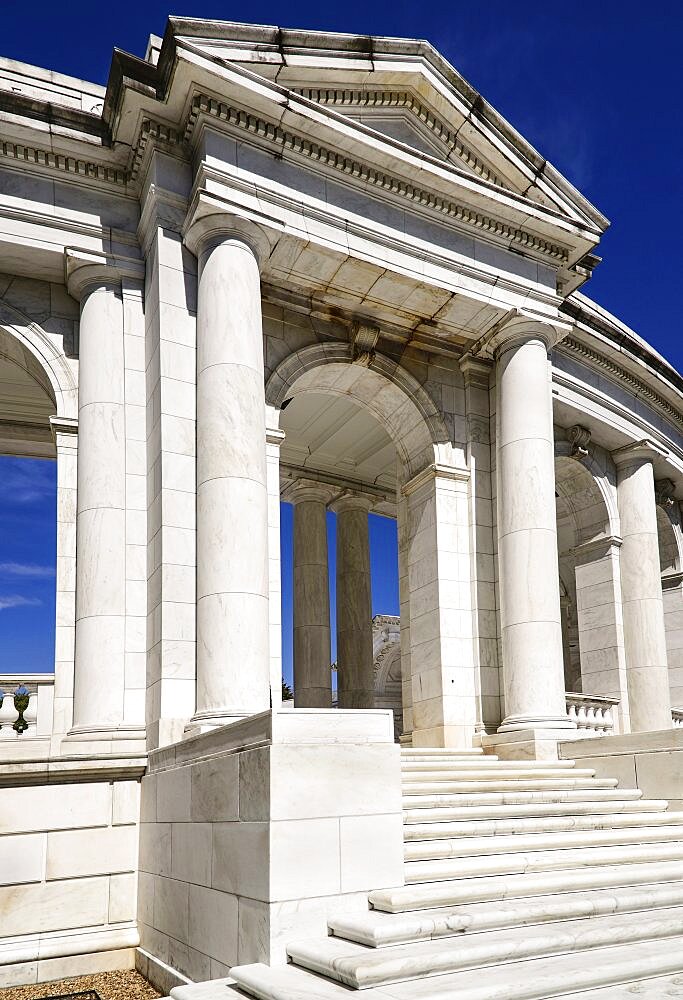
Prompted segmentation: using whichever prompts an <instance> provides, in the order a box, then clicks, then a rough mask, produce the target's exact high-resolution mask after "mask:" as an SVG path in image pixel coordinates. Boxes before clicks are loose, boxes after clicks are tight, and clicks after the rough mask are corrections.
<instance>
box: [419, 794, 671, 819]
mask: <svg viewBox="0 0 683 1000" xmlns="http://www.w3.org/2000/svg"><path fill="white" fill-rule="evenodd" d="M667 805H668V803H667V802H664V801H662V800H660V799H619V800H616V799H615V800H599V801H595V802H593V801H580V802H527V803H525V804H524V805H489V804H487V805H472V806H463V805H460V806H443V807H435V808H430V809H427V808H417V809H412V808H411V809H406V810H404V813H403V822H404V823H430V822H431V823H441V822H448V821H450V820H459V819H470V820H472V819H512V818H513V817H517V816H575V815H585V814H595V813H620V812H660V811H664V810H665V809H666V807H667Z"/></svg>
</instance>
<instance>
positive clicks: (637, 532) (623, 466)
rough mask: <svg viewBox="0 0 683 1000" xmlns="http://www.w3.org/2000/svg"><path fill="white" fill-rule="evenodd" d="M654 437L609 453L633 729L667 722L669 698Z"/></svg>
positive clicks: (648, 728) (667, 725) (655, 727)
mask: <svg viewBox="0 0 683 1000" xmlns="http://www.w3.org/2000/svg"><path fill="white" fill-rule="evenodd" d="M656 454H658V450H657V448H656V445H654V442H650V441H640V442H637V443H636V444H632V445H627V446H626V447H624V448H619V449H618V451H616V452H613V453H612V457H613V459H614V462H615V464H616V467H617V502H618V505H619V519H620V522H621V535H622V539H623V540H622V545H621V552H620V568H621V599H622V608H623V616H624V649H625V653H626V679H627V685H628V696H629V707H630V713H631V731H632V732H635V733H640V732H649V731H651V730H660V729H670V728H671V700H670V695H669V678H668V666H667V656H666V635H665V631H664V610H663V604H662V585H661V578H660V568H659V543H658V537H657V508H656V503H655V483H654V474H653V466H652V460H653V458H654V457H655V455H656Z"/></svg>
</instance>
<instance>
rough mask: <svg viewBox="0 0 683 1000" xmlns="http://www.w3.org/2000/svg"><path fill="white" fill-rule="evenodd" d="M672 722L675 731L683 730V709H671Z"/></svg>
mask: <svg viewBox="0 0 683 1000" xmlns="http://www.w3.org/2000/svg"><path fill="white" fill-rule="evenodd" d="M671 721H672V723H673V727H674V729H683V708H672V709H671Z"/></svg>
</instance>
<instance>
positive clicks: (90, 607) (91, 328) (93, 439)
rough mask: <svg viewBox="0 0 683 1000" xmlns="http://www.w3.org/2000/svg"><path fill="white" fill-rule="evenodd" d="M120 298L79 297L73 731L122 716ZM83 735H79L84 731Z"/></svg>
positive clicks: (112, 294) (95, 293)
mask: <svg viewBox="0 0 683 1000" xmlns="http://www.w3.org/2000/svg"><path fill="white" fill-rule="evenodd" d="M124 402H125V399H124V357H123V303H122V299H121V291H120V287H119V286H118V284H117V283H112V284H105V283H102V282H100V283H98V284H97V285H92V286H90V287H89V288H87V289H86V290H85V292H84V294H83V296H82V299H81V319H80V328H79V386H78V472H77V482H78V492H77V515H76V555H77V559H76V649H75V664H74V716H73V722H74V729H75V730H79V731H82V730H87V731H90V732H92V731H94V730H111V729H115V728H116V727H118V726H120V725H121V723H122V721H123V717H124V687H125V624H126V623H125V614H126V511H125V507H126V433H125V432H126V427H125V411H124ZM84 735H85V734H84Z"/></svg>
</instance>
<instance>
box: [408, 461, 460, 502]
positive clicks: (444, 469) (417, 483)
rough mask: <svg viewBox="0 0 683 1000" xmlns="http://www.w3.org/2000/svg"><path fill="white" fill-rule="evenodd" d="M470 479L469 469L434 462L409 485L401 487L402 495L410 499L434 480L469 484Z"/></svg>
mask: <svg viewBox="0 0 683 1000" xmlns="http://www.w3.org/2000/svg"><path fill="white" fill-rule="evenodd" d="M469 478H470V471H469V469H458V468H456V467H455V466H452V465H442V464H441V463H440V462H434V464H433V465H428V466H427V468H426V469H423V470H422V472H418V473H417V474H416V475H415V476H413V478H412V479H409V480H408V482H407V483H404V484H403V486H402V487H401V493H402V494H403V496H406V497H408V496H410V494H411V493H414V492H415V491H416V490H419V489H420V487H421V486H424V485H425V483H429V482H431V481H432V480H434V479H444V480H451V481H452V482H460V483H467V482H469Z"/></svg>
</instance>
